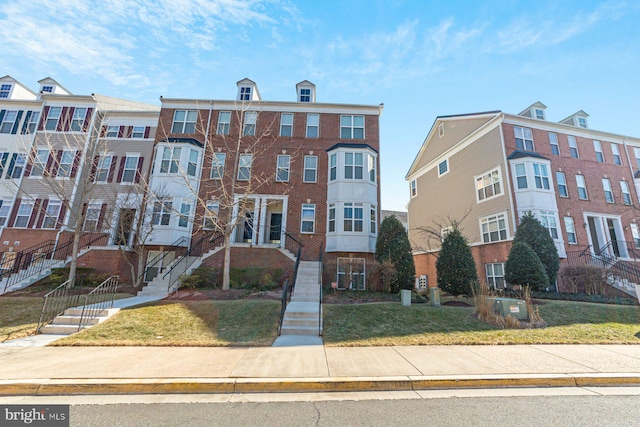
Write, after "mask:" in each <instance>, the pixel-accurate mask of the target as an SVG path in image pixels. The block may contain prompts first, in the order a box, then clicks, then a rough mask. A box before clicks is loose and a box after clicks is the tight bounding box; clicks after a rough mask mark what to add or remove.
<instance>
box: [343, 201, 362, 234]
mask: <svg viewBox="0 0 640 427" xmlns="http://www.w3.org/2000/svg"><path fill="white" fill-rule="evenodd" d="M362 213H363V212H362V203H345V204H344V231H356V232H362V226H363V216H362Z"/></svg>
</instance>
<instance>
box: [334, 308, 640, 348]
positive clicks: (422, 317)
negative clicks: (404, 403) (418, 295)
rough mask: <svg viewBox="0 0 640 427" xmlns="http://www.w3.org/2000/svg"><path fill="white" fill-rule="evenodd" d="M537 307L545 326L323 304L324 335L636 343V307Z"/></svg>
mask: <svg viewBox="0 0 640 427" xmlns="http://www.w3.org/2000/svg"><path fill="white" fill-rule="evenodd" d="M539 308H540V315H541V317H542V318H543V319H544V320H545V321H546V322H547V325H548V327H547V328H544V329H526V330H523V329H498V328H495V327H493V326H490V325H488V324H486V323H483V322H480V321H478V320H476V319H475V318H474V317H473V316H472V314H473V311H474V309H473V308H472V307H439V308H436V307H431V306H428V305H426V304H420V305H417V304H414V305H412V306H411V307H402V306H400V304H398V303H381V304H364V305H345V304H340V305H339V304H336V305H325V307H324V313H325V314H324V319H325V330H324V338H325V344H327V345H332V346H388V345H454V344H640V307H637V306H635V307H631V306H617V305H603V304H591V303H576V302H566V301H547V302H546V304H544V305H541V306H539ZM383 319H384V320H383Z"/></svg>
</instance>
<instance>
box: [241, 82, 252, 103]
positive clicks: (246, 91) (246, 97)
mask: <svg viewBox="0 0 640 427" xmlns="http://www.w3.org/2000/svg"><path fill="white" fill-rule="evenodd" d="M250 100H251V88H250V87H248V86H243V87H241V88H240V101H250Z"/></svg>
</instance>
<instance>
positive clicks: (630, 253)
mask: <svg viewBox="0 0 640 427" xmlns="http://www.w3.org/2000/svg"><path fill="white" fill-rule="evenodd" d="M639 245H640V242H636V241H633V242H628V241H626V240H611V241H610V242H609V243H607V244H606V245H604V246H603V247H601V248H600V249H598V251H597V252H596V255H603V254H604V255H608V256H611V253H613V254H614V256H615V257H617V258H628V259H633V260H634V261H638V260H640V247H639Z"/></svg>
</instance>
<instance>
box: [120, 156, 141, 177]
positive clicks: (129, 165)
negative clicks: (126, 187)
mask: <svg viewBox="0 0 640 427" xmlns="http://www.w3.org/2000/svg"><path fill="white" fill-rule="evenodd" d="M138 161H139V157H138V156H127V157H126V158H125V160H124V169H123V170H122V180H121V182H135V179H136V173H137V172H138Z"/></svg>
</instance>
